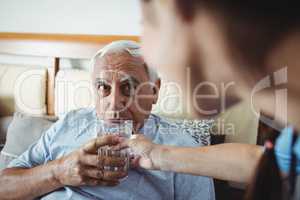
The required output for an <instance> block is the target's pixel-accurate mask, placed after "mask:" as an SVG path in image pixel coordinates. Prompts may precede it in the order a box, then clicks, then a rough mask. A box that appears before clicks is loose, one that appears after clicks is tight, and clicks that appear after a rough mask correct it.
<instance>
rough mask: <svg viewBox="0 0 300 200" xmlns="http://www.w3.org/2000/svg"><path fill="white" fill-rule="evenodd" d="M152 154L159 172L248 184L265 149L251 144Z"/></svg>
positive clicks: (164, 150) (162, 148)
mask: <svg viewBox="0 0 300 200" xmlns="http://www.w3.org/2000/svg"><path fill="white" fill-rule="evenodd" d="M157 147H158V148H156V149H154V151H153V153H152V157H153V162H154V166H156V168H158V169H159V170H164V171H176V172H181V173H189V174H194V175H201V176H209V177H213V178H217V179H221V180H228V181H236V182H244V183H248V182H249V181H250V179H251V176H252V174H253V173H254V170H255V167H256V165H257V163H258V160H259V158H260V157H261V155H262V148H261V147H259V146H256V145H248V144H234V143H228V144H220V145H212V146H207V147H198V148H192V147H186V148H181V147H174V146H165V145H163V146H157Z"/></svg>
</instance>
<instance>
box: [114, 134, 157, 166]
mask: <svg viewBox="0 0 300 200" xmlns="http://www.w3.org/2000/svg"><path fill="white" fill-rule="evenodd" d="M126 147H128V148H129V150H130V153H132V154H133V156H134V158H133V160H132V162H131V165H132V166H133V167H142V168H145V169H150V170H156V169H159V167H158V165H157V163H158V161H159V154H160V145H157V144H154V143H153V142H152V141H151V140H149V139H148V138H147V137H145V136H144V135H143V134H135V135H133V136H132V137H131V138H130V139H125V140H123V141H122V142H121V143H120V144H119V145H117V146H116V147H115V148H116V149H123V148H126Z"/></svg>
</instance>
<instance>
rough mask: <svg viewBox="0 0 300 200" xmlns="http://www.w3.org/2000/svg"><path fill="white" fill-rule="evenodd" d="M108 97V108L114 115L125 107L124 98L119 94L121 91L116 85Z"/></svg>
mask: <svg viewBox="0 0 300 200" xmlns="http://www.w3.org/2000/svg"><path fill="white" fill-rule="evenodd" d="M109 97H110V99H109V110H110V111H111V113H112V114H113V115H114V116H115V115H116V114H119V113H120V112H122V111H124V109H125V107H126V98H125V97H124V95H122V94H121V91H120V89H119V88H118V86H117V85H114V86H113V88H112V92H111V93H110V96H109ZM114 118H115V117H114Z"/></svg>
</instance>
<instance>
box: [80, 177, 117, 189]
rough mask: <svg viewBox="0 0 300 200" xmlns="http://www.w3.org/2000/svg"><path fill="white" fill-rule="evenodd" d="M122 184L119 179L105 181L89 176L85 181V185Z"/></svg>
mask: <svg viewBox="0 0 300 200" xmlns="http://www.w3.org/2000/svg"><path fill="white" fill-rule="evenodd" d="M118 184H120V181H118V180H116V181H115V180H113V181H104V180H99V179H95V178H87V179H86V181H85V185H89V186H96V185H100V186H111V187H112V186H116V185H118Z"/></svg>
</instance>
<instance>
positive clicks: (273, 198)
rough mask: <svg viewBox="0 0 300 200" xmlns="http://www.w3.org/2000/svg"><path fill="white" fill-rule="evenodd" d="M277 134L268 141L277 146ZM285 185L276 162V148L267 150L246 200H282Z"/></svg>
mask: <svg viewBox="0 0 300 200" xmlns="http://www.w3.org/2000/svg"><path fill="white" fill-rule="evenodd" d="M277 137H278V134H277V133H272V134H271V136H270V137H269V139H268V141H270V142H271V143H272V144H275V141H276V139H277ZM282 197H283V185H282V181H281V175H280V170H279V167H278V165H277V162H276V157H275V152H274V148H267V149H266V150H265V152H264V154H263V156H262V157H261V159H260V161H259V164H258V166H257V169H256V173H255V175H254V178H253V180H252V183H251V184H250V186H249V188H248V191H247V193H246V196H245V199H246V200H282Z"/></svg>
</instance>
